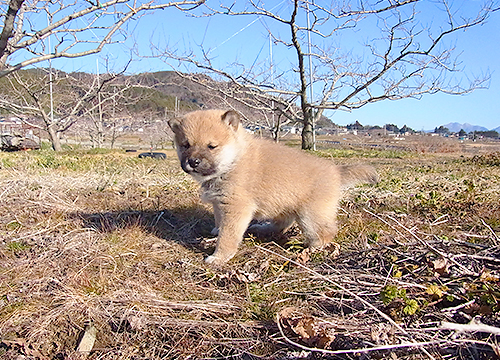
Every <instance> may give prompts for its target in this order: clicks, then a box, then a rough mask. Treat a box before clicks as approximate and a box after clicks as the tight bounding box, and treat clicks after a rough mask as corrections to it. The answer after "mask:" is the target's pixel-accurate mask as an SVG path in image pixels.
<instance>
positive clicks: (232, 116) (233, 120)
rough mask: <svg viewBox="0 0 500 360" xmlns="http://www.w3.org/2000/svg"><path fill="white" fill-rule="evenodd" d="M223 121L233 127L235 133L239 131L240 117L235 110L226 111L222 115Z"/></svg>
mask: <svg viewBox="0 0 500 360" xmlns="http://www.w3.org/2000/svg"><path fill="white" fill-rule="evenodd" d="M222 121H224V122H225V123H226V124H228V125H229V126H231V127H232V128H233V130H234V131H236V130H238V127H239V126H240V116H239V115H238V113H237V112H236V111H234V110H229V111H226V112H225V113H224V114H223V115H222Z"/></svg>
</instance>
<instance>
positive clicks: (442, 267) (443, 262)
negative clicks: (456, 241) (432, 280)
mask: <svg viewBox="0 0 500 360" xmlns="http://www.w3.org/2000/svg"><path fill="white" fill-rule="evenodd" d="M431 265H432V268H433V269H434V275H435V276H436V277H439V276H440V275H448V269H449V267H450V264H449V263H448V259H445V258H439V259H436V260H433V261H431Z"/></svg>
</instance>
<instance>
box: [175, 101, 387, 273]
mask: <svg viewBox="0 0 500 360" xmlns="http://www.w3.org/2000/svg"><path fill="white" fill-rule="evenodd" d="M169 125H170V127H171V128H172V130H173V131H174V133H175V142H176V144H177V154H178V156H179V160H180V161H181V166H182V168H183V169H184V171H186V172H187V173H189V174H191V175H192V176H193V177H194V178H195V179H196V180H198V181H199V182H200V183H201V192H202V195H201V196H202V199H203V200H204V201H207V202H210V203H212V205H213V207H214V215H215V224H216V229H214V234H215V233H218V239H217V246H216V249H215V252H214V254H213V255H212V256H209V257H208V258H207V259H206V261H207V262H209V263H216V264H221V263H225V262H226V261H228V260H229V259H231V258H232V257H233V256H234V255H235V254H236V252H237V250H238V245H239V244H240V242H241V241H242V239H243V235H244V233H245V231H246V230H247V228H248V225H249V224H250V222H251V221H252V219H265V220H272V223H271V225H268V226H262V225H254V226H252V227H251V229H250V230H255V231H261V232H268V231H284V230H286V229H287V228H288V227H290V225H292V223H293V222H294V221H296V222H297V223H298V225H299V227H300V228H301V230H302V232H303V234H304V235H305V238H306V241H307V244H308V245H309V246H310V247H322V246H323V245H325V244H327V243H329V242H330V241H331V240H332V239H333V237H334V236H335V234H336V232H337V224H336V215H337V206H338V202H339V198H340V195H341V188H342V187H345V186H348V185H352V184H354V183H356V182H360V181H366V182H376V181H377V179H378V178H377V174H376V172H375V170H374V169H373V168H372V167H370V166H365V165H358V166H356V165H354V166H340V167H338V166H335V165H334V164H333V163H332V162H331V161H329V160H326V159H320V158H317V157H315V156H312V155H309V154H307V153H305V152H303V151H301V150H297V149H292V148H290V147H286V146H282V145H278V144H276V143H274V142H271V141H269V140H265V139H259V138H255V137H253V136H252V135H250V134H249V133H248V132H247V131H246V130H245V129H243V127H242V126H241V124H240V121H239V117H238V115H237V113H235V112H233V111H227V112H226V111H223V110H207V111H195V112H191V113H188V114H186V115H185V116H184V117H182V118H180V119H174V120H171V121H169Z"/></svg>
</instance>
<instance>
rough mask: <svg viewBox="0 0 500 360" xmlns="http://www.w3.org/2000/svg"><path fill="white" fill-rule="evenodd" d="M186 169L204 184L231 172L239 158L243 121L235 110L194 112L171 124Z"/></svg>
mask: <svg viewBox="0 0 500 360" xmlns="http://www.w3.org/2000/svg"><path fill="white" fill-rule="evenodd" d="M168 124H169V126H170V128H171V129H172V131H173V132H174V134H175V137H174V140H175V144H176V148H177V156H178V157H179V160H180V162H181V167H182V169H183V170H184V171H185V172H187V173H188V174H190V175H192V176H193V177H194V178H195V179H196V180H198V181H200V182H203V181H206V180H209V179H212V178H215V177H218V176H221V175H223V174H224V173H226V172H228V171H229V170H230V169H231V168H232V166H233V164H234V162H235V161H236V160H237V158H238V154H239V149H240V148H241V141H238V139H239V137H240V136H239V134H240V133H241V129H240V128H241V126H240V119H239V116H238V114H237V113H236V112H234V111H223V110H205V111H194V112H191V113H188V114H186V115H184V116H183V117H181V118H176V119H172V120H170V121H169V122H168Z"/></svg>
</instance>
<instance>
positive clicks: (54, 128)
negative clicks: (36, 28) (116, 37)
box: [0, 68, 143, 151]
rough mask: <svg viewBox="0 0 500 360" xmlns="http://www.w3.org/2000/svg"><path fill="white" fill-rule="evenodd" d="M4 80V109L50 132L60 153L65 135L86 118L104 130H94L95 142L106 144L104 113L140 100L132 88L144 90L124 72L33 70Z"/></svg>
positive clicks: (1, 97) (1, 105)
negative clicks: (112, 108) (124, 74)
mask: <svg viewBox="0 0 500 360" xmlns="http://www.w3.org/2000/svg"><path fill="white" fill-rule="evenodd" d="M125 69H126V68H125ZM1 80H2V83H3V84H5V86H2V90H3V91H2V92H1V93H0V108H2V109H5V110H7V111H8V112H10V113H11V114H14V115H17V116H19V117H20V118H21V119H23V121H24V122H25V123H27V124H29V125H31V126H33V127H35V128H39V129H42V130H44V131H46V132H47V134H48V135H49V140H50V142H51V144H52V147H53V149H54V150H56V151H61V150H62V147H61V141H60V139H61V135H62V134H63V133H65V132H66V131H67V130H68V129H70V128H71V127H72V126H73V125H74V124H75V123H76V122H77V121H79V120H81V119H85V118H90V119H93V120H94V125H95V127H94V128H95V129H97V130H99V129H101V131H94V135H95V136H94V140H95V141H96V142H97V144H98V145H99V146H100V145H102V140H103V136H104V134H103V121H104V120H105V118H104V117H103V110H104V109H105V108H106V107H109V106H111V105H114V106H116V102H119V103H123V104H127V103H131V102H133V101H137V100H138V98H137V96H136V95H135V94H134V93H133V92H130V89H133V88H140V87H143V85H142V84H141V83H140V82H137V81H135V80H134V79H133V78H131V77H123V76H122V73H119V74H113V73H109V72H108V73H106V74H87V73H74V74H67V73H64V72H62V71H52V72H51V71H49V70H48V69H31V70H24V71H22V72H14V73H12V74H10V75H8V76H7V77H5V78H3V79H1ZM49 82H50V83H52V84H53V86H54V88H55V91H54V92H53V95H51V94H50V92H49V86H48V85H49ZM113 111H114V110H113ZM109 112H110V110H108V113H109ZM38 120H40V121H38Z"/></svg>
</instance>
